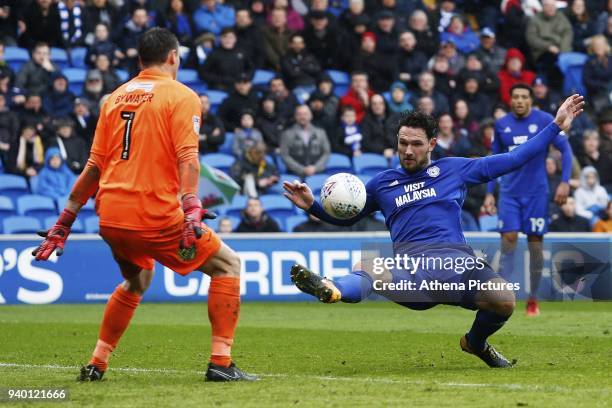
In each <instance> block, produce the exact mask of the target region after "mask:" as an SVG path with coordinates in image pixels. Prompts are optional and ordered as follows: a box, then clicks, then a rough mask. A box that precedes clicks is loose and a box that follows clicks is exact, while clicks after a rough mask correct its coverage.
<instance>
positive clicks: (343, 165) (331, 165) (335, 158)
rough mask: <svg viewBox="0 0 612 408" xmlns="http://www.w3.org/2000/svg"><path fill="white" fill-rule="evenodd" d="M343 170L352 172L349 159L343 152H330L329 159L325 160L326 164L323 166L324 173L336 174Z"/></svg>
mask: <svg viewBox="0 0 612 408" xmlns="http://www.w3.org/2000/svg"><path fill="white" fill-rule="evenodd" d="M344 172H346V173H352V172H353V166H352V164H351V160H350V159H349V158H348V157H347V156H345V155H343V154H338V153H332V154H331V155H330V156H329V160H328V161H327V166H325V174H336V173H344Z"/></svg>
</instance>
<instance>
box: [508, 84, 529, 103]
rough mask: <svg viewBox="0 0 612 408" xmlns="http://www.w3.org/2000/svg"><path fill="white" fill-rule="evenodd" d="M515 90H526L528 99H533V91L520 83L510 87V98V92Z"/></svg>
mask: <svg viewBox="0 0 612 408" xmlns="http://www.w3.org/2000/svg"><path fill="white" fill-rule="evenodd" d="M515 89H526V90H527V91H528V92H529V97H530V98H531V99H532V100H533V99H535V95H534V94H533V89H531V87H530V86H529V85H527V84H524V83H522V82H521V83H518V84H514V85H512V87H511V88H510V96H512V92H514V90H515Z"/></svg>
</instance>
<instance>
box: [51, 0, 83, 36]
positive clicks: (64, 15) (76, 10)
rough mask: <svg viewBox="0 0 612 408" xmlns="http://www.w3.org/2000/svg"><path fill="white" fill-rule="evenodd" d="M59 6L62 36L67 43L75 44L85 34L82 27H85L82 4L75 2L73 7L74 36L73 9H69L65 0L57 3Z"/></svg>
mask: <svg viewBox="0 0 612 408" xmlns="http://www.w3.org/2000/svg"><path fill="white" fill-rule="evenodd" d="M57 8H58V10H59V15H60V21H61V24H60V27H61V29H62V37H63V38H64V41H65V42H66V43H67V44H75V43H76V42H77V41H78V40H80V39H81V37H82V36H83V31H82V29H81V27H83V23H82V21H81V16H82V13H81V11H82V10H81V5H80V4H79V3H76V2H75V3H74V6H73V7H72V23H73V24H74V34H72V37H71V36H70V14H71V10H68V7H66V3H65V2H63V1H60V2H59V3H57Z"/></svg>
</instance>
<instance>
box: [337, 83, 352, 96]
mask: <svg viewBox="0 0 612 408" xmlns="http://www.w3.org/2000/svg"><path fill="white" fill-rule="evenodd" d="M349 88H350V86H348V85H335V86H334V95H336V96H337V97H338V98H342V97H343V96H344V95H346V93H347V92H348V90H349Z"/></svg>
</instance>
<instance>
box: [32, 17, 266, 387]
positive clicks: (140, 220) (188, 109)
mask: <svg viewBox="0 0 612 408" xmlns="http://www.w3.org/2000/svg"><path fill="white" fill-rule="evenodd" d="M138 55H139V60H140V64H141V67H142V70H141V71H140V73H139V75H138V76H137V77H136V78H134V79H132V80H131V81H129V82H127V83H125V84H123V85H121V86H120V87H119V88H117V89H116V90H115V91H114V92H113V93H112V94H111V95H110V97H109V98H108V99H107V101H106V102H105V103H104V105H103V106H102V109H101V112H100V119H99V120H98V125H97V127H96V133H95V137H94V141H93V145H92V148H91V154H90V157H89V160H88V162H87V165H86V167H85V168H84V170H83V172H82V174H81V175H80V176H79V178H78V180H77V182H76V183H75V185H74V187H73V189H72V192H71V193H70V196H69V199H68V202H67V204H66V208H65V209H64V210H63V211H62V213H61V214H60V216H59V218H58V220H57V223H56V224H55V225H54V226H53V227H52V228H51V229H50V230H49V231H47V232H45V233H41V235H42V236H44V237H45V240H44V241H43V242H42V244H41V245H40V246H39V247H38V248H37V249H36V250H34V251H33V253H32V255H33V256H35V257H36V260H46V259H48V258H49V256H50V255H51V253H52V252H53V251H54V250H56V252H57V255H61V254H62V252H63V250H64V244H65V242H66V239H67V238H68V235H69V233H70V228H71V226H72V223H73V222H74V220H75V218H76V216H77V214H78V212H79V210H80V208H81V207H82V206H83V205H84V204H85V203H86V202H87V200H88V198H89V197H91V196H92V195H93V194H94V193H96V191H97V194H96V211H97V213H98V215H99V216H100V235H101V236H102V238H104V240H105V241H106V242H107V243H108V245H109V246H110V247H111V250H112V253H113V257H114V258H115V260H116V261H117V263H118V265H119V268H120V270H121V274H122V275H123V278H124V281H123V283H121V284H120V285H119V286H117V288H116V289H115V291H114V292H113V294H112V296H111V297H110V299H109V301H108V303H107V304H106V309H105V311H104V317H103V319H102V325H101V327H100V333H99V338H98V342H97V344H96V346H95V349H94V351H93V354H92V356H91V360H90V361H89V363H88V364H87V366H85V367H83V368H82V369H81V373H80V376H79V377H78V380H80V381H97V380H101V379H102V377H103V375H104V373H105V372H106V370H107V369H108V361H109V357H110V355H111V353H112V352H113V350H114V349H115V347H116V346H117V343H118V342H119V339H120V338H121V336H122V335H123V333H124V332H125V330H126V329H127V327H128V325H129V323H130V320H131V319H132V316H133V314H134V312H135V310H136V308H137V306H138V304H139V303H140V300H141V298H142V295H143V294H144V292H145V291H146V290H147V288H148V286H149V284H150V283H151V279H152V278H153V269H154V260H157V261H158V262H160V263H161V264H163V265H165V266H167V267H168V268H170V269H172V270H174V271H176V272H177V273H179V274H181V275H186V274H188V273H190V272H192V271H194V270H198V271H201V272H203V273H205V274H207V275H210V276H211V278H212V279H211V282H210V290H209V293H208V317H209V320H210V324H211V327H212V347H211V356H210V363H209V365H208V370H207V372H206V375H205V379H206V380H208V381H235V380H255V379H256V377H254V376H251V375H248V374H245V373H244V372H242V371H241V370H240V369H238V367H236V366H235V365H234V363H233V362H232V359H231V347H232V343H233V338H234V331H235V329H236V325H237V323H238V314H239V310H240V259H239V257H238V255H237V254H236V253H235V252H234V251H232V250H231V249H230V248H229V247H228V246H227V245H225V244H224V243H222V242H221V240H220V239H219V238H218V236H217V235H216V234H215V233H214V232H213V231H212V230H210V229H207V228H206V226H205V225H204V224H203V223H202V222H201V221H202V218H209V217H210V213H208V214H207V213H206V210H203V209H202V203H201V202H200V200H199V198H198V197H197V189H198V179H199V174H200V162H199V156H198V136H199V125H200V115H201V109H200V101H199V98H198V96H197V95H196V94H195V93H194V92H193V91H192V90H190V89H189V88H187V87H186V86H184V85H183V84H181V83H179V82H177V81H176V75H177V71H178V69H179V65H180V58H179V43H178V40H177V39H176V37H175V36H174V35H173V34H172V33H171V32H170V31H168V30H166V29H161V28H153V29H151V30H149V31H147V32H146V33H145V34H143V36H142V38H141V40H140V43H139V46H138Z"/></svg>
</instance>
